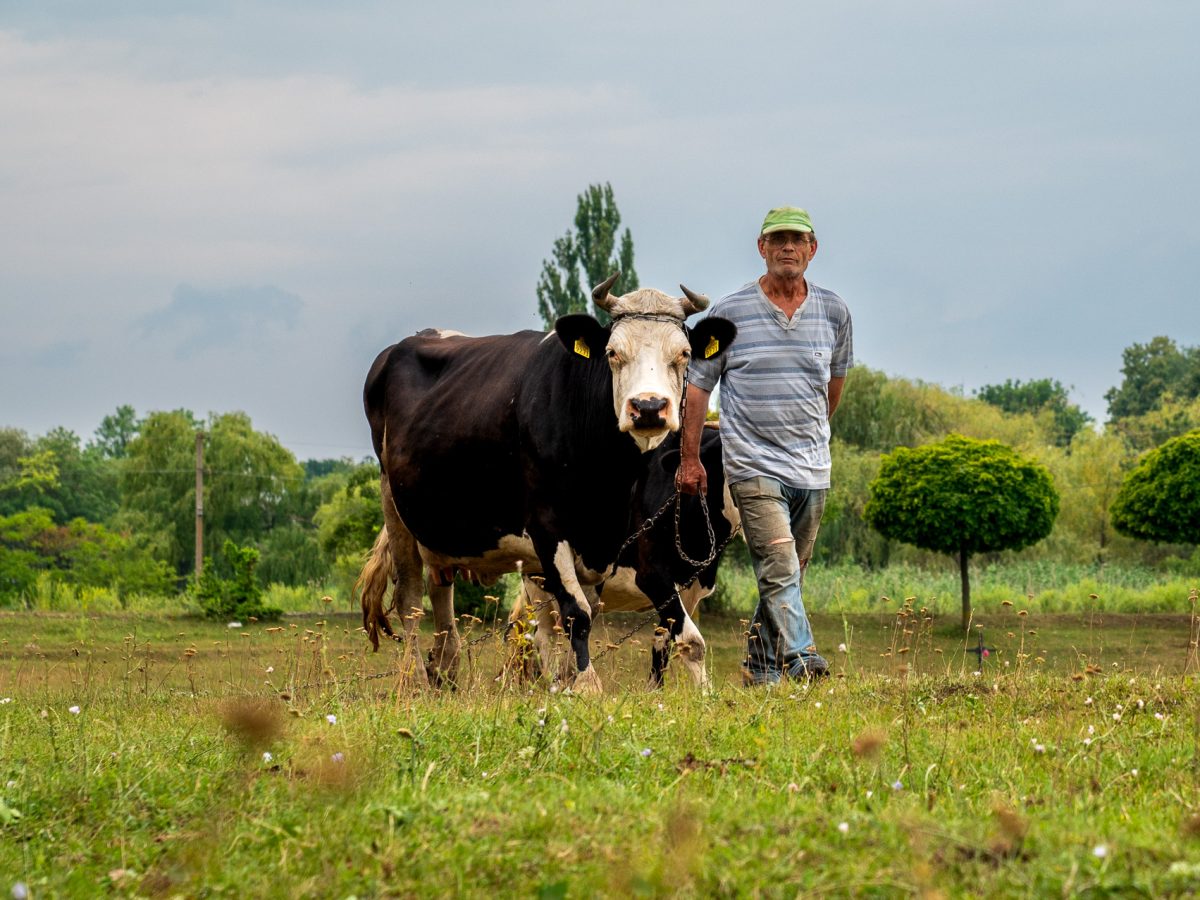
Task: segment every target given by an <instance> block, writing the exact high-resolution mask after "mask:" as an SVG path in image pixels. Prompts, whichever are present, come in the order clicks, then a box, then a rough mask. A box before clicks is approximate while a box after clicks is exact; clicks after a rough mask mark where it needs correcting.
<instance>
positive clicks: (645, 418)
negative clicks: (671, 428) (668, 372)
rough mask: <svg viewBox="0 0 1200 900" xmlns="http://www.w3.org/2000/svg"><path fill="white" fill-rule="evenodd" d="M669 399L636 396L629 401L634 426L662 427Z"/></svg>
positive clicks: (630, 415)
mask: <svg viewBox="0 0 1200 900" xmlns="http://www.w3.org/2000/svg"><path fill="white" fill-rule="evenodd" d="M667 406H668V401H667V400H666V398H664V397H648V398H640V397H639V398H636V399H633V400H630V401H629V417H630V418H631V419H633V427H634V428H661V427H662V426H663V424H664V423H663V413H664V412H665V411H666V408H667Z"/></svg>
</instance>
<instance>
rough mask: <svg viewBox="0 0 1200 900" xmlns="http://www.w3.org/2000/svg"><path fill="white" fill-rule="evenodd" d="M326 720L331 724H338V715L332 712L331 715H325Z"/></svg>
mask: <svg viewBox="0 0 1200 900" xmlns="http://www.w3.org/2000/svg"><path fill="white" fill-rule="evenodd" d="M325 721H326V722H328V723H329V724H330V725H336V724H337V716H335V715H334V714H333V713H330V714H329V715H327V716H326V717H325Z"/></svg>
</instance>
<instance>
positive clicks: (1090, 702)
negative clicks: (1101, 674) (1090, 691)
mask: <svg viewBox="0 0 1200 900" xmlns="http://www.w3.org/2000/svg"><path fill="white" fill-rule="evenodd" d="M1083 705H1084V706H1091V705H1092V698H1091V697H1088V698H1087V699H1086V700H1084V701H1083Z"/></svg>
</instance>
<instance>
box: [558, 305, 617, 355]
mask: <svg viewBox="0 0 1200 900" xmlns="http://www.w3.org/2000/svg"><path fill="white" fill-rule="evenodd" d="M554 333H555V334H557V335H558V339H559V340H560V341H562V345H563V346H564V347H566V348H567V352H568V353H570V354H571V355H572V356H579V357H582V358H583V359H601V358H602V357H603V356H604V348H605V347H607V346H608V329H607V328H605V327H604V326H603V325H601V324H600V323H599V322H597V321H596V320H595V319H593V318H592V317H591V316H589V315H587V314H586V313H575V314H573V315H569V316H560V317H559V318H558V320H557V321H556V322H555V323H554Z"/></svg>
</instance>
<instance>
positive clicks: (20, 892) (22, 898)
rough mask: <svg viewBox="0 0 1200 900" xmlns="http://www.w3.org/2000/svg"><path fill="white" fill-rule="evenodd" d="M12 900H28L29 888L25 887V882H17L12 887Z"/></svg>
mask: <svg viewBox="0 0 1200 900" xmlns="http://www.w3.org/2000/svg"><path fill="white" fill-rule="evenodd" d="M12 895H13V900H28V898H29V888H27V887H26V886H25V882H23V881H18V882H17V883H16V884H14V885H13V886H12Z"/></svg>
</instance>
